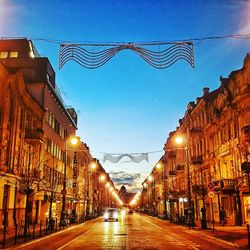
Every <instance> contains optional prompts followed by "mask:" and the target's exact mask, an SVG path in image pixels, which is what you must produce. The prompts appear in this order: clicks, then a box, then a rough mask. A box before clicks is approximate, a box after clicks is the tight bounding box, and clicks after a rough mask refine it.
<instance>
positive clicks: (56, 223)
mask: <svg viewBox="0 0 250 250" xmlns="http://www.w3.org/2000/svg"><path fill="white" fill-rule="evenodd" d="M82 222H84V218H81V217H80V218H79V220H78V223H82ZM69 226H70V220H69V219H68V220H67V223H66V224H65V225H61V224H60V219H57V218H53V219H51V220H48V219H47V220H46V221H41V222H40V223H25V222H24V221H22V222H21V224H20V225H18V224H16V225H15V226H12V227H8V226H2V228H0V248H1V247H2V248H9V249H12V247H13V246H14V245H16V244H19V243H23V242H24V241H29V240H32V239H36V238H39V237H44V236H45V235H48V234H51V233H55V232H57V231H59V230H62V229H64V228H67V227H69Z"/></svg>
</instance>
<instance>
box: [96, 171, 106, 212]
mask: <svg viewBox="0 0 250 250" xmlns="http://www.w3.org/2000/svg"><path fill="white" fill-rule="evenodd" d="M105 180H106V175H105V174H101V175H100V176H99V192H98V201H99V204H98V209H99V211H98V213H99V215H100V214H101V213H102V208H103V206H102V202H103V200H102V193H101V182H104V181H105Z"/></svg>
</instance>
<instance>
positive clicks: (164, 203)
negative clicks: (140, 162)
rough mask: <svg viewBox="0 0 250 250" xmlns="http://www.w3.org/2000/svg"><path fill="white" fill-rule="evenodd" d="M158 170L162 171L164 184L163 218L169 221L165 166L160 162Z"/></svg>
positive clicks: (157, 165)
mask: <svg viewBox="0 0 250 250" xmlns="http://www.w3.org/2000/svg"><path fill="white" fill-rule="evenodd" d="M156 169H158V170H162V182H163V218H164V219H167V197H166V196H167V194H166V182H165V178H166V177H165V166H164V164H163V163H161V162H158V163H157V164H156Z"/></svg>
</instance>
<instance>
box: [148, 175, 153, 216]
mask: <svg viewBox="0 0 250 250" xmlns="http://www.w3.org/2000/svg"><path fill="white" fill-rule="evenodd" d="M147 180H148V182H150V183H151V185H150V186H151V194H152V195H151V197H150V201H149V204H150V207H149V208H150V210H151V209H152V210H153V215H155V194H154V192H155V191H154V188H155V187H154V184H155V183H154V177H153V176H152V175H149V176H148V178H147ZM148 186H149V185H148ZM148 192H149V189H148ZM151 198H152V202H151ZM152 205H153V207H152Z"/></svg>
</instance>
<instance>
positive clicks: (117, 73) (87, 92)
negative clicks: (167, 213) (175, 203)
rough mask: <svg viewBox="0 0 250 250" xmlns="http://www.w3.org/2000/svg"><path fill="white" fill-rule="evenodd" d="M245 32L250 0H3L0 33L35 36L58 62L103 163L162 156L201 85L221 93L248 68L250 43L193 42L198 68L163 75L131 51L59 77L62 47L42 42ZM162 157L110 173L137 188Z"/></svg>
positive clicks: (85, 133)
mask: <svg viewBox="0 0 250 250" xmlns="http://www.w3.org/2000/svg"><path fill="white" fill-rule="evenodd" d="M239 33H241V34H250V1H244V0H242V1H241V0H238V1H235V0H217V1H215V0H210V1H205V0H204V1H203V0H196V1H192V0H189V1H184V0H180V1H168V0H165V1H153V0H152V1H151V0H148V1H147V0H138V1H136V0H134V1H129V0H127V1H125V0H116V1H115V0H113V1H111V0H110V1H105V0H103V1H95V0H91V1H79V0H72V1H69V0H64V1H62V0H60V1H59V0H53V1H49V0H35V1H28V0H19V1H18V0H0V36H1V37H27V38H29V39H33V41H34V44H35V46H36V47H37V49H38V51H39V52H40V54H41V55H42V56H46V57H48V58H49V59H50V61H51V63H52V65H53V67H54V69H55V70H56V74H57V75H56V81H57V84H58V86H59V88H60V90H61V93H62V96H63V98H64V100H65V102H66V103H67V104H70V105H72V106H73V107H74V108H75V109H76V110H77V112H78V115H79V122H78V128H79V131H78V134H79V135H80V136H81V138H82V140H83V141H85V142H86V143H87V144H88V145H89V147H90V149H91V150H92V151H93V153H92V154H93V155H94V156H96V157H97V158H99V159H102V157H103V156H102V154H100V153H96V152H106V153H133V152H138V153H139V152H151V151H160V150H162V148H163V146H164V143H165V141H166V139H167V136H168V134H169V132H170V131H172V130H174V129H175V127H176V126H178V120H179V119H180V118H182V117H183V114H184V112H185V109H186V106H187V104H188V103H189V102H190V101H193V100H195V99H196V97H198V96H201V95H202V88H203V87H205V86H206V87H209V88H210V89H211V90H213V89H215V88H217V87H218V86H219V77H220V76H221V75H222V76H223V77H226V76H228V74H229V73H230V72H231V71H233V70H235V69H238V68H241V67H242V62H243V59H244V57H245V55H246V54H247V53H249V52H250V39H249V38H248V39H214V40H210V41H194V51H195V68H194V69H193V68H191V67H190V65H188V64H187V63H186V62H184V61H178V62H177V63H176V64H174V65H172V66H171V67H170V68H168V69H164V70H158V69H155V68H152V67H150V66H149V65H148V64H146V63H145V62H144V61H143V60H142V59H141V58H139V57H138V56H137V55H136V54H134V53H133V52H132V51H128V50H126V51H122V52H120V53H119V54H117V55H116V56H115V57H114V58H113V59H111V61H109V62H108V63H107V64H105V65H104V66H103V67H101V68H98V69H96V70H88V69H85V68H82V67H81V66H79V65H78V64H76V63H74V62H69V63H67V64H66V65H65V66H64V67H63V68H62V69H61V70H59V68H58V61H59V44H58V43H51V42H45V41H40V40H37V39H39V38H42V39H48V40H54V39H57V40H63V41H71V42H74V41H78V42H79V41H81V42H84V41H88V42H147V41H173V40H185V39H191V38H202V37H210V36H223V35H226V34H239ZM161 154H162V153H155V154H150V155H149V163H147V162H145V161H144V162H142V163H140V164H136V163H120V164H111V163H109V162H106V163H104V164H103V166H104V167H105V169H106V170H107V171H110V172H112V173H113V175H115V173H117V174H116V180H117V181H118V182H122V183H124V180H126V181H125V183H129V186H128V188H133V187H135V186H136V185H134V183H135V181H136V183H137V184H139V185H140V184H141V181H142V180H143V179H144V178H145V177H146V176H147V175H148V174H149V172H150V171H151V169H152V167H153V166H154V164H155V163H156V162H157V160H158V159H159V158H160V157H161ZM124 160H128V159H126V158H124ZM123 177H124V178H123Z"/></svg>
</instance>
